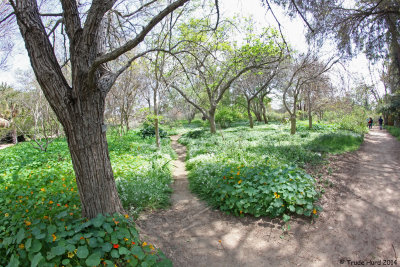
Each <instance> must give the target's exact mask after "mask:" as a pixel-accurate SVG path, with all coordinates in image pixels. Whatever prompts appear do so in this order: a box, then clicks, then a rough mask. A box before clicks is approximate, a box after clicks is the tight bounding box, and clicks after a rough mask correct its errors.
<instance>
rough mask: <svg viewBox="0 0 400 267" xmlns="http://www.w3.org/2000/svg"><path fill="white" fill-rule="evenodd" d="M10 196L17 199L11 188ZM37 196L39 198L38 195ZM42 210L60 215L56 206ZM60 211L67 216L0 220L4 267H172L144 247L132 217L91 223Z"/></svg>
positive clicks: (47, 205)
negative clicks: (51, 209) (7, 266)
mask: <svg viewBox="0 0 400 267" xmlns="http://www.w3.org/2000/svg"><path fill="white" fill-rule="evenodd" d="M6 191H8V192H9V193H10V194H12V193H13V189H12V188H10V189H8V190H6ZM14 193H21V191H17V192H14ZM36 193H37V194H38V195H40V193H39V192H36ZM9 197H11V196H10V195H9ZM18 197H19V196H18ZM18 197H17V198H16V199H17V201H18ZM32 198H35V197H34V196H33V197H32ZM23 199H24V201H25V198H23ZM38 199H40V197H39V198H38ZM26 202H30V201H29V200H27V201H26ZM39 202H40V201H39ZM19 205H22V204H19ZM37 205H38V206H39V205H40V206H45V210H47V209H50V208H53V209H55V207H54V206H55V205H53V204H50V203H49V202H47V201H46V202H40V203H37ZM59 209H61V210H62V209H64V210H63V211H60V210H59V211H57V212H53V215H44V216H41V217H40V216H39V214H35V215H33V214H30V213H28V214H27V215H26V216H24V217H21V216H20V215H21V214H20V213H14V215H11V214H10V213H5V214H4V215H3V214H1V216H0V222H1V225H2V229H1V232H0V238H1V240H2V242H1V243H0V264H2V265H3V266H5V265H6V264H7V263H8V264H10V265H9V266H44V267H45V266H49V267H50V266H51V267H52V266H61V265H64V266H97V265H100V264H102V265H104V266H115V265H117V266H126V265H129V266H137V265H139V266H140V265H142V266H156V265H162V264H166V265H167V266H172V264H171V262H170V261H169V260H168V259H166V258H165V256H164V255H163V254H162V253H161V252H160V251H156V250H155V248H154V247H153V245H151V244H147V243H146V242H142V241H140V239H139V234H138V232H137V231H136V229H135V225H134V224H133V222H132V221H131V220H130V219H129V216H128V215H125V216H122V215H118V214H114V215H113V216H103V215H99V216H97V217H96V218H94V219H92V220H89V221H88V220H86V219H83V218H79V216H77V215H71V213H68V210H66V209H65V207H62V208H59ZM42 214H49V213H42Z"/></svg>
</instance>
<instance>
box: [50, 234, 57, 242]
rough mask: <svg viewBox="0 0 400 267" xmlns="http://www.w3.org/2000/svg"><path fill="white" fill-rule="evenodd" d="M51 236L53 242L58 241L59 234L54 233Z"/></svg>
mask: <svg viewBox="0 0 400 267" xmlns="http://www.w3.org/2000/svg"><path fill="white" fill-rule="evenodd" d="M51 236H52V237H53V242H54V241H56V239H57V236H56V235H55V234H52V235H51Z"/></svg>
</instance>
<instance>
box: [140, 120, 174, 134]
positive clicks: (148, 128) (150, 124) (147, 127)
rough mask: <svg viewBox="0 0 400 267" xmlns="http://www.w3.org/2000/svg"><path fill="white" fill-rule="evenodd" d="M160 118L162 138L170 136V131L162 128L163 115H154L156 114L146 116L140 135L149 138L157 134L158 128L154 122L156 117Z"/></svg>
mask: <svg viewBox="0 0 400 267" xmlns="http://www.w3.org/2000/svg"><path fill="white" fill-rule="evenodd" d="M156 118H158V121H159V127H158V131H159V134H160V138H165V137H167V136H168V133H167V132H166V131H164V130H163V129H161V127H160V124H161V123H162V122H163V117H162V116H157V117H156V116H154V115H148V116H147V117H146V120H145V121H144V122H143V124H142V129H140V130H139V133H140V135H141V136H142V138H143V139H144V138H148V137H154V136H155V135H156V130H155V127H154V122H155V119H156Z"/></svg>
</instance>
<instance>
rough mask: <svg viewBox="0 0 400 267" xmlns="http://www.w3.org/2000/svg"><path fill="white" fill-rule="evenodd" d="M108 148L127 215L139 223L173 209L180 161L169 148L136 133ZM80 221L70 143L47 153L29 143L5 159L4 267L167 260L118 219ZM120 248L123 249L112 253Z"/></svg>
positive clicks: (0, 238)
mask: <svg viewBox="0 0 400 267" xmlns="http://www.w3.org/2000/svg"><path fill="white" fill-rule="evenodd" d="M108 141H109V151H110V158H111V163H112V165H113V169H114V175H115V178H116V182H117V187H118V189H119V194H120V198H121V200H122V202H123V204H124V208H125V209H126V210H129V211H130V213H133V215H136V214H137V212H139V211H140V210H142V209H144V208H158V207H161V206H165V205H166V204H168V199H169V194H170V192H171V189H170V188H169V186H168V185H169V183H170V182H171V173H170V169H169V167H170V166H169V162H170V161H171V159H172V157H174V153H173V151H172V149H171V147H170V146H169V140H167V139H164V140H163V142H164V145H163V148H162V149H161V151H159V152H157V151H156V148H155V146H154V139H142V138H141V137H140V135H139V134H138V133H137V132H134V131H131V132H128V133H127V134H126V135H124V136H122V137H120V136H118V135H117V134H115V135H109V136H108ZM80 214H81V207H80V199H79V194H78V192H77V187H76V182H75V177H74V172H73V168H72V164H71V159H70V155H69V151H68V148H67V144H66V142H65V140H63V139H56V140H55V141H54V142H53V143H51V144H50V146H49V149H48V152H47V153H43V152H39V151H38V150H36V149H34V148H33V147H32V146H31V145H30V144H29V143H21V144H18V145H16V146H13V147H9V148H6V149H3V150H1V151H0V266H5V265H7V264H8V263H15V265H11V266H18V264H16V263H17V262H19V264H20V266H29V265H31V264H32V265H33V266H50V265H51V266H54V265H57V266H61V265H64V266H79V265H81V266H95V265H99V264H100V263H104V262H105V264H106V265H107V264H108V265H110V266H114V264H117V265H119V266H124V265H126V264H127V261H128V260H130V263H129V264H128V265H133V266H135V265H136V264H135V263H137V264H139V263H141V262H146V263H147V264H148V266H152V265H154V263H155V262H156V261H157V262H158V261H160V260H162V258H163V257H162V254H160V253H158V252H155V250H154V249H152V246H151V245H147V246H146V245H144V246H143V244H142V242H141V241H140V240H139V238H138V236H137V232H136V230H135V226H134V225H133V224H132V223H131V222H129V220H128V219H127V218H124V217H117V216H116V215H115V216H114V217H111V216H108V217H106V218H100V219H99V218H96V219H93V220H91V221H89V222H86V221H85V220H83V219H82V218H81V216H80ZM113 218H114V220H113ZM81 237H83V239H81ZM132 242H135V244H132ZM114 244H118V246H119V247H118V248H117V249H115V248H112V247H110V245H114ZM134 255H135V256H137V258H136V257H135V256H134ZM99 259H104V260H101V262H99ZM164 262H165V261H164ZM111 264H112V265H111ZM143 265H145V264H143ZM167 266H170V265H168V264H167Z"/></svg>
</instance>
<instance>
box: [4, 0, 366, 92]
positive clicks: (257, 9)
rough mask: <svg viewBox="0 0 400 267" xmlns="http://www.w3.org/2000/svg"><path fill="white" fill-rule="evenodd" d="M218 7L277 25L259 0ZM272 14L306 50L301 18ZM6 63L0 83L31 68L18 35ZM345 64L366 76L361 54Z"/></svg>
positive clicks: (233, 0)
mask: <svg viewBox="0 0 400 267" xmlns="http://www.w3.org/2000/svg"><path fill="white" fill-rule="evenodd" d="M220 10H221V12H222V13H223V15H225V16H228V17H232V16H233V15H235V14H240V15H242V16H247V17H253V19H254V20H255V21H257V23H259V24H260V27H263V26H268V25H271V24H272V25H273V26H275V27H277V24H276V22H275V20H274V18H273V16H272V14H271V13H270V12H269V13H268V12H267V8H266V7H263V6H262V4H261V0H220ZM274 13H275V15H276V16H277V18H278V20H279V22H280V23H281V24H282V32H283V34H284V36H285V39H286V41H287V42H288V43H289V44H290V45H291V46H292V47H294V48H295V49H296V50H298V51H300V52H305V51H306V50H307V45H306V41H305V37H304V33H305V28H304V23H303V21H302V20H301V19H299V18H297V19H294V20H291V19H290V18H289V17H288V16H286V15H285V14H284V13H283V11H282V10H281V9H280V8H278V7H274ZM327 47H328V50H329V49H334V46H333V45H329V44H328V45H327ZM9 65H10V66H11V68H10V69H9V70H8V71H6V72H5V71H0V82H7V83H8V84H11V85H14V84H15V83H16V80H15V76H16V75H15V73H16V71H17V70H18V69H20V70H30V69H31V68H30V62H29V58H28V56H27V53H26V51H25V48H24V44H23V42H22V39H21V38H18V39H17V40H16V49H15V51H14V52H13V54H12V56H11V57H10V60H9ZM349 66H350V71H353V72H355V71H356V72H359V71H361V73H362V74H363V75H364V76H366V77H367V79H368V76H369V75H368V62H367V60H366V59H365V57H364V56H360V57H358V58H357V59H356V60H353V61H352V62H351V63H350V65H349Z"/></svg>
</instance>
